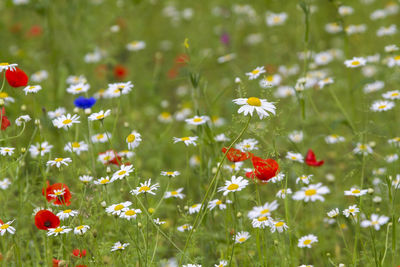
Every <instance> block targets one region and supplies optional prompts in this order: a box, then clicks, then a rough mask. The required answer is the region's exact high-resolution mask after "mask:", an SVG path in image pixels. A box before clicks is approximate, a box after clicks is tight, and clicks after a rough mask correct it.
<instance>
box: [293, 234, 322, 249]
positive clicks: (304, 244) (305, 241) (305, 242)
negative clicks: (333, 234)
mask: <svg viewBox="0 0 400 267" xmlns="http://www.w3.org/2000/svg"><path fill="white" fill-rule="evenodd" d="M316 242H318V238H317V237H316V236H315V235H312V234H311V235H306V236H303V237H301V238H300V239H299V243H298V244H297V246H298V247H299V248H311V245H312V244H313V243H316Z"/></svg>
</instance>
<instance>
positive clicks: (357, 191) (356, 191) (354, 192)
mask: <svg viewBox="0 0 400 267" xmlns="http://www.w3.org/2000/svg"><path fill="white" fill-rule="evenodd" d="M351 192H352V193H353V194H359V193H360V192H361V191H360V190H358V189H354V190H353V191H351Z"/></svg>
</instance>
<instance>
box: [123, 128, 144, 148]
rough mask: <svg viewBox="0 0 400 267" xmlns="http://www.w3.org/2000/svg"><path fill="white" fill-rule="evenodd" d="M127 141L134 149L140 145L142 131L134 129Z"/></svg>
mask: <svg viewBox="0 0 400 267" xmlns="http://www.w3.org/2000/svg"><path fill="white" fill-rule="evenodd" d="M125 141H126V143H128V149H134V148H136V147H138V146H139V144H140V142H141V141H142V137H141V135H140V133H138V132H136V131H132V132H131V133H130V134H129V135H128V136H127V137H126V139H125Z"/></svg>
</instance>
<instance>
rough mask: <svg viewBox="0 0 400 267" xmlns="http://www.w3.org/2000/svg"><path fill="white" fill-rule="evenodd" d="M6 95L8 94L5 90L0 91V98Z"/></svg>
mask: <svg viewBox="0 0 400 267" xmlns="http://www.w3.org/2000/svg"><path fill="white" fill-rule="evenodd" d="M6 97H8V94H7V93H6V92H1V93H0V98H6Z"/></svg>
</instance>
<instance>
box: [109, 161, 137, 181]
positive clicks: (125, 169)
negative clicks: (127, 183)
mask: <svg viewBox="0 0 400 267" xmlns="http://www.w3.org/2000/svg"><path fill="white" fill-rule="evenodd" d="M134 170H135V168H133V166H132V165H124V164H122V165H121V166H120V169H119V170H118V171H116V172H114V174H113V176H112V178H111V179H112V180H117V179H119V180H122V179H124V178H125V177H127V176H129V174H130V173H131V172H133V171H134Z"/></svg>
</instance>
